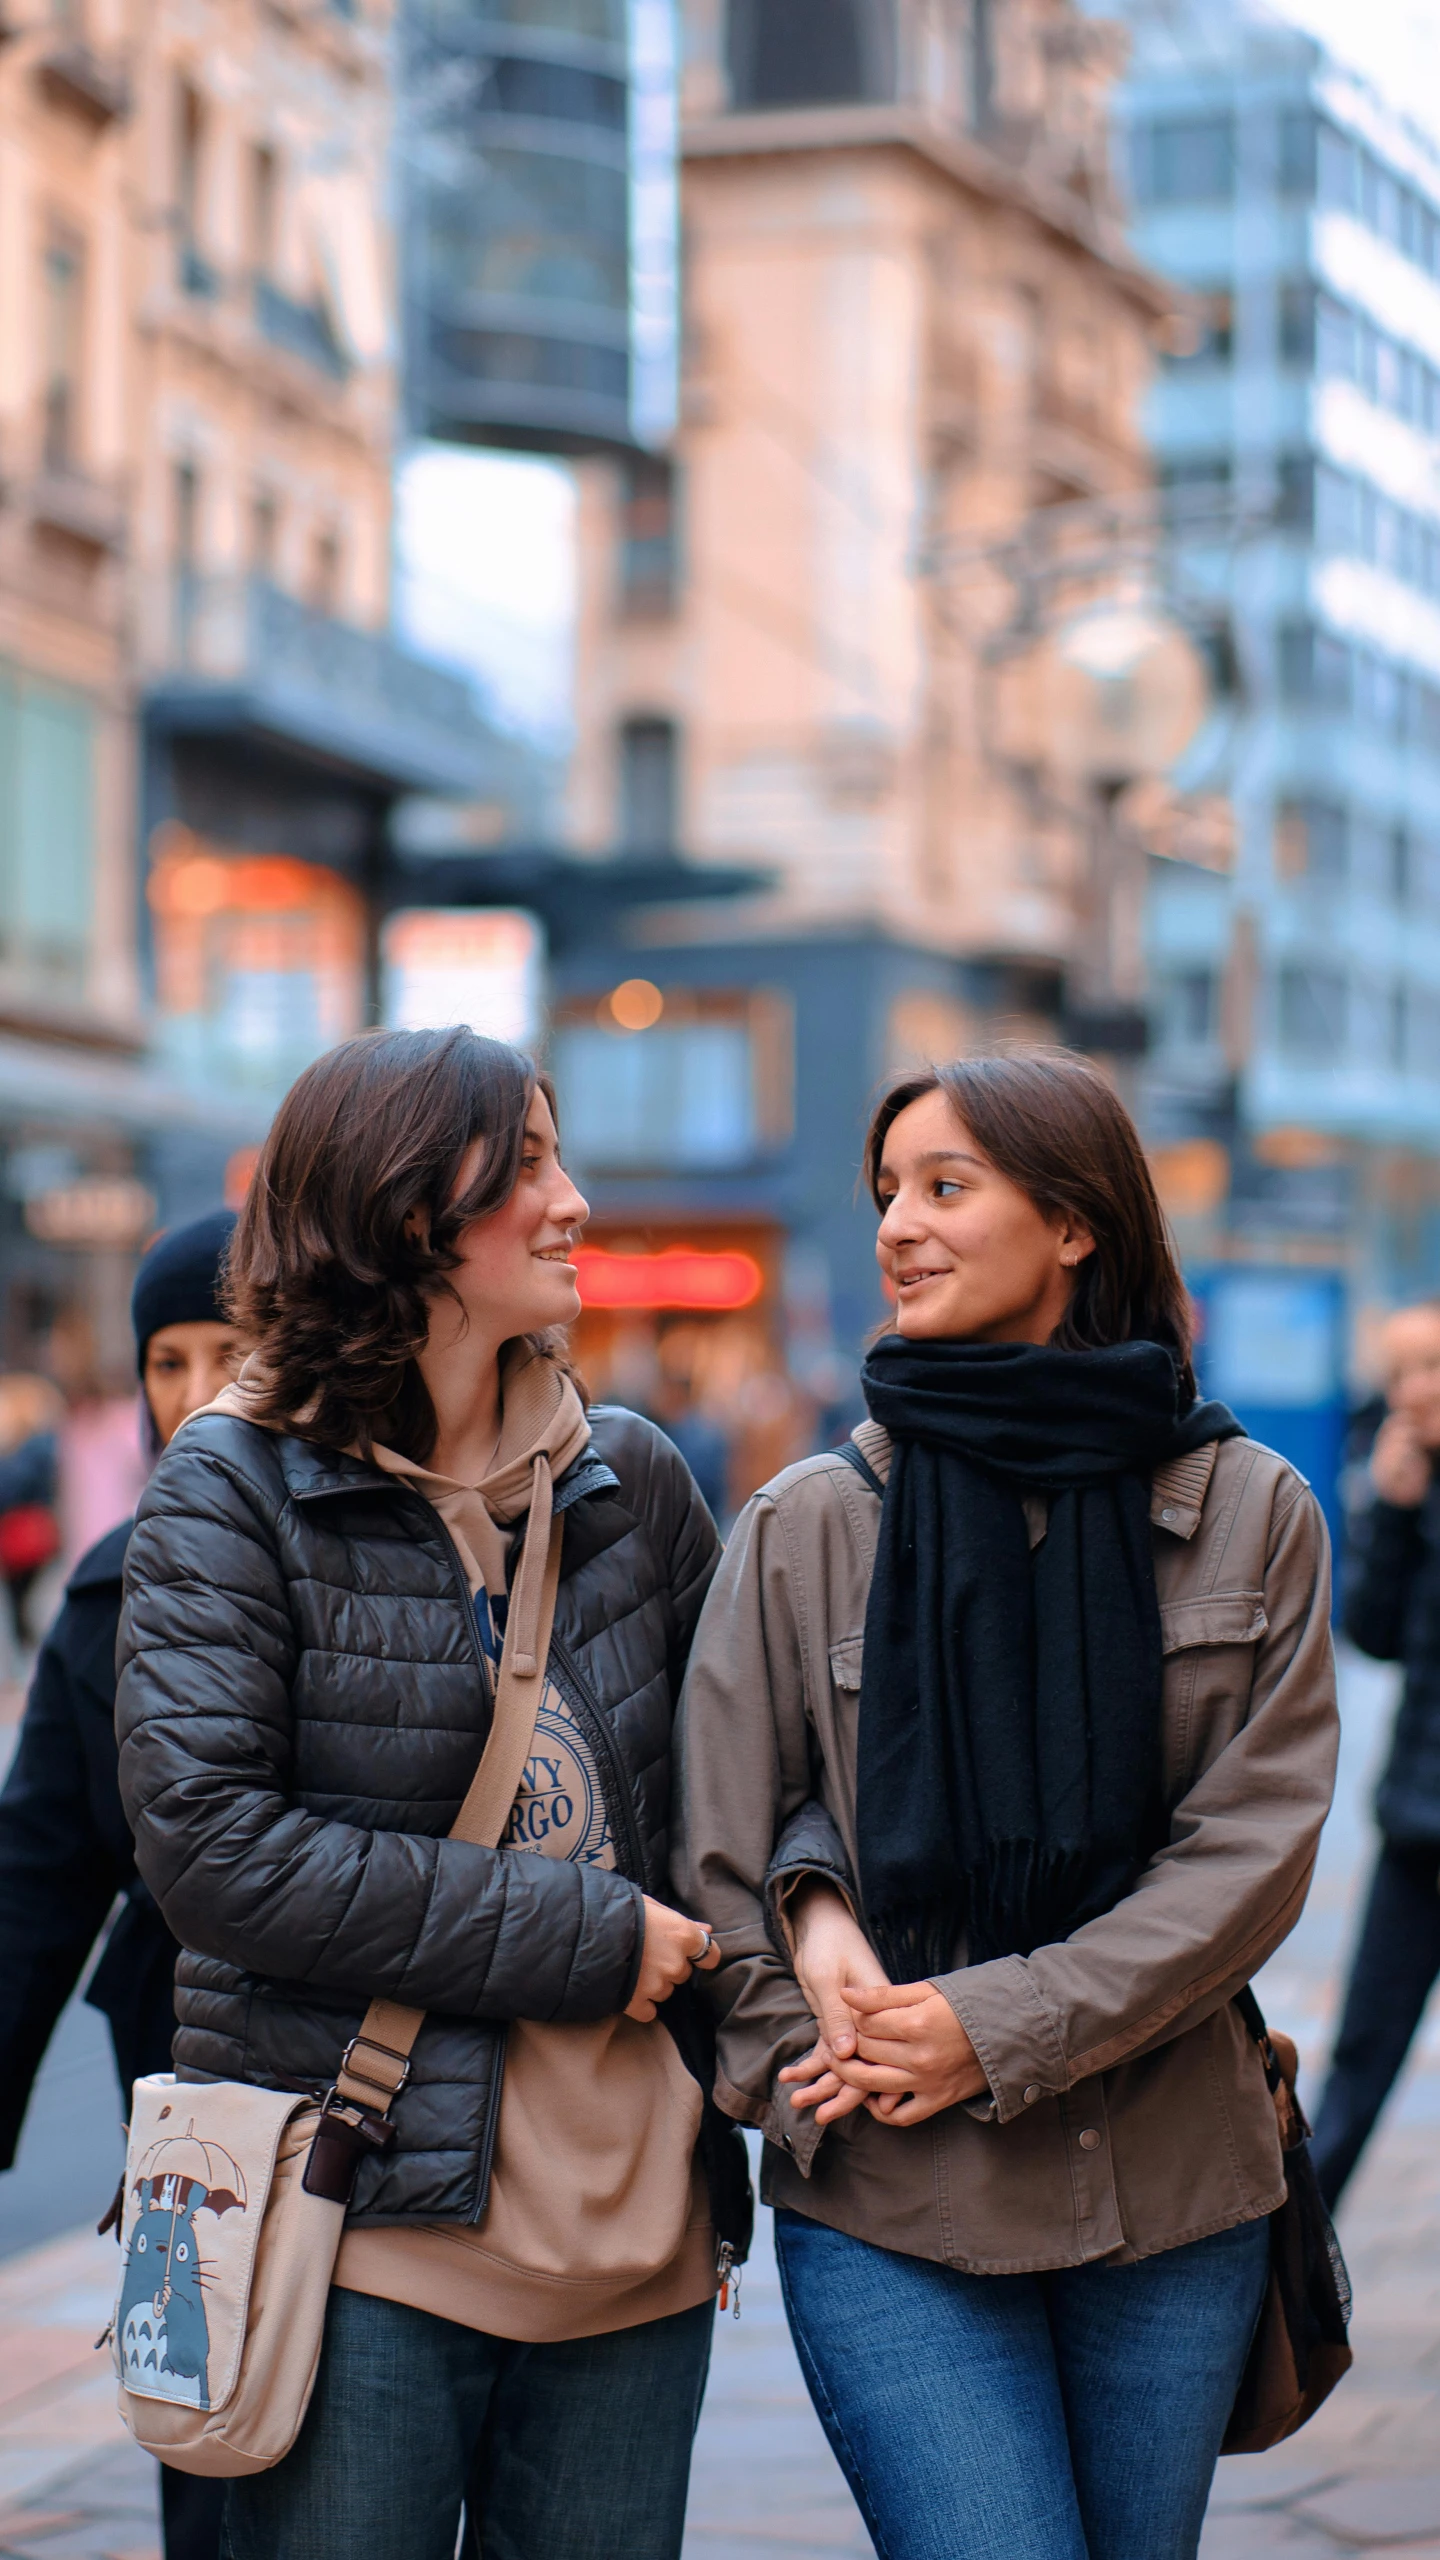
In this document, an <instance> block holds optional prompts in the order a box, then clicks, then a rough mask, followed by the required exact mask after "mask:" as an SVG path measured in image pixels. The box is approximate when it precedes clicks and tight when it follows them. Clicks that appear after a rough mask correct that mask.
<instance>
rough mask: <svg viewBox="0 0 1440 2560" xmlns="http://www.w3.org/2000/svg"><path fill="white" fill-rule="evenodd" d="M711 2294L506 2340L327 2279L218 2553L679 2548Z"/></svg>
mask: <svg viewBox="0 0 1440 2560" xmlns="http://www.w3.org/2000/svg"><path fill="white" fill-rule="evenodd" d="M713 2320H714V2306H713V2304H712V2303H709V2302H705V2303H702V2304H701V2305H700V2306H699V2308H698V2309H697V2310H695V2311H677V2312H675V2313H673V2314H672V2315H671V2317H670V2318H669V2319H667V2320H649V2321H646V2322H644V2323H643V2324H642V2325H641V2326H640V2327H639V2328H635V2329H616V2330H612V2331H610V2332H609V2333H608V2334H607V2335H605V2336H604V2337H599V2338H577V2339H574V2340H570V2341H566V2342H565V2343H564V2344H561V2345H557V2346H541V2347H528V2346H517V2345H515V2344H513V2343H512V2342H511V2341H510V2340H509V2339H507V2338H490V2337H486V2336H484V2335H482V2333H481V2332H480V2331H479V2330H476V2329H462V2328H460V2327H459V2326H458V2324H457V2323H456V2322H455V2321H453V2320H438V2319H436V2318H435V2317H434V2315H433V2314H432V2313H431V2312H428V2311H412V2310H411V2309H410V2308H409V2307H408V2306H407V2305H405V2304H403V2303H398V2302H380V2301H376V2300H373V2299H372V2298H371V2297H370V2296H369V2295H367V2294H363V2293H345V2292H342V2291H341V2290H340V2289H339V2288H338V2287H337V2288H336V2289H335V2290H334V2291H333V2292H332V2293H331V2296H330V2308H329V2311H328V2314H327V2316H326V2322H325V2344H324V2348H323V2350H322V2353H321V2358H320V2372H319V2376H318V2378H317V2380H316V2384H315V2397H314V2399H313V2400H312V2401H311V2403H310V2407H309V2410H308V2412H307V2414H306V2419H305V2424H304V2426H303V2427H302V2428H301V2430H300V2434H299V2437H298V2439H297V2441H296V2444H295V2447H294V2450H293V2451H292V2452H290V2453H288V2454H287V2455H286V2457H285V2459H284V2461H283V2462H279V2463H277V2464H276V2466H275V2468H274V2470H273V2471H264V2472H261V2473H259V2474H258V2475H257V2477H255V2478H254V2479H249V2480H235V2481H232V2482H231V2483H230V2488H229V2495H228V2497H227V2499H226V2503H225V2542H224V2550H225V2553H226V2560H454V2554H455V2540H456V2535H457V2533H458V2531H459V2527H460V2509H461V2502H462V2500H463V2502H464V2504H465V2507H466V2510H467V2513H468V2514H469V2515H470V2517H471V2518H472V2519H473V2520H474V2522H475V2523H476V2524H478V2527H479V2542H480V2548H481V2549H482V2550H483V2552H484V2554H485V2560H678V2554H679V2550H680V2539H681V2535H682V2533H683V2531H684V2525H685V2492H686V2489H687V2487H688V2485H689V2479H690V2450H691V2444H692V2441H693V2438H694V2434H695V2426H696V2421H697V2419H698V2418H699V2415H700V2402H701V2398H702V2396H703V2394H704V2390H705V2375H706V2371H707V2369H708V2367H709V2362H710V2333H711V2328H712V2325H713Z"/></svg>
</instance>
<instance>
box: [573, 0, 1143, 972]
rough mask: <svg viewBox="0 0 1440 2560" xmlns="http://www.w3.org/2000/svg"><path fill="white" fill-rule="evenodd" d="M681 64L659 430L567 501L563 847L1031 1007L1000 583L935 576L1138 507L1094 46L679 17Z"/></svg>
mask: <svg viewBox="0 0 1440 2560" xmlns="http://www.w3.org/2000/svg"><path fill="white" fill-rule="evenodd" d="M812 22H813V24H812ZM847 26H848V28H849V35H850V40H849V44H848V48H847V43H846V41H845V35H846V29H847ZM686 35H687V62H686V69H685V75H684V90H683V107H684V125H683V151H684V163H683V230H684V242H685V260H684V281H685V367H684V379H683V394H682V424H681V428H680V432H679V435H678V437H677V439H676V444H675V448H674V452H673V455H672V456H670V457H668V458H667V459H666V461H665V462H663V463H661V462H656V463H654V464H650V465H646V464H643V463H642V464H630V465H628V466H627V465H606V464H603V463H601V464H594V465H591V466H589V467H588V468H587V470H586V471H585V473H584V497H583V513H582V541H581V553H582V564H583V567H582V605H581V639H580V752H579V756H578V759H577V765H576V775H575V787H574V817H575V825H576V829H577V833H578V835H579V837H580V839H581V840H582V841H583V842H585V843H586V844H588V845H590V846H592V847H594V848H595V849H597V850H600V849H603V848H606V847H609V846H612V845H614V844H616V843H617V842H625V841H627V840H628V841H631V842H633V841H635V840H636V839H637V837H641V838H643V837H645V836H646V835H649V836H652V837H653V836H654V835H655V834H656V833H657V832H665V831H667V830H670V829H673V831H674V834H675V836H676V838H677V839H678V840H679V841H681V842H683V844H684V846H685V848H686V850H687V851H688V852H690V853H692V854H693V855H695V856H696V857H697V858H699V859H700V860H702V861H703V860H705V859H706V858H715V859H719V858H726V859H733V858H735V857H737V856H743V857H744V858H745V859H748V860H751V861H755V860H761V861H766V862H769V863H770V864H772V865H773V866H774V867H775V869H776V871H777V875H778V883H779V885H778V890H777V895H776V898H775V900H774V901H773V902H772V904H771V906H770V908H769V909H768V910H767V911H766V918H765V921H766V922H767V923H768V922H771V921H773V922H779V921H781V920H782V919H783V921H784V923H785V924H786V926H787V927H790V926H794V925H796V924H801V923H803V924H806V925H810V924H814V925H823V926H824V927H826V928H827V929H828V928H833V927H834V926H835V925H836V924H838V923H840V922H841V921H846V922H852V923H858V922H861V921H863V922H864V923H865V924H866V925H867V926H870V925H873V926H876V927H878V928H879V929H880V930H882V931H883V932H885V933H887V934H891V935H896V936H900V937H908V936H915V937H918V938H919V939H920V940H921V941H922V942H923V943H924V944H925V945H926V946H927V947H928V948H932V949H933V948H938V949H941V950H944V951H946V952H947V953H950V954H952V955H955V956H956V957H959V956H962V955H963V956H964V957H965V958H966V959H967V960H971V961H976V962H980V963H984V964H987V965H988V964H994V965H995V966H997V967H998V968H999V969H1001V971H1002V972H1003V971H1006V970H1009V969H1010V968H1011V966H1012V964H1015V965H1018V966H1019V967H1020V969H1021V970H1022V973H1023V972H1024V971H1025V970H1027V969H1030V968H1032V967H1033V969H1034V970H1035V971H1036V972H1037V973H1038V975H1039V978H1040V979H1041V980H1042V981H1043V982H1044V985H1045V987H1046V988H1047V989H1048V994H1047V996H1046V997H1045V998H1044V999H1043V1000H1044V1001H1049V1002H1053V999H1054V995H1055V992H1056V987H1057V981H1058V973H1059V972H1060V971H1061V970H1062V969H1063V967H1064V965H1065V962H1066V960H1067V957H1068V954H1069V951H1070V947H1071V943H1072V939H1073V928H1074V899H1075V892H1076V879H1075V865H1076V861H1077V832H1076V829H1075V828H1074V826H1073V825H1071V824H1067V823H1065V822H1063V821H1062V820H1060V819H1057V816H1056V814H1055V813H1054V811H1053V810H1052V809H1051V808H1050V807H1049V805H1048V803H1047V795H1046V793H1045V791H1044V790H1043V789H1042V788H1041V787H1039V783H1038V779H1037V777H1036V776H1035V775H1034V773H1033V772H1029V771H1026V770H1023V769H1019V770H1017V765H1016V760H1015V759H1014V758H1013V757H1009V758H1007V757H1003V756H1001V755H1000V754H999V753H997V741H996V737H995V734H994V724H995V708H994V701H993V693H994V686H993V682H992V678H991V670H990V668H989V667H988V665H987V663H986V660H985V656H984V648H983V643H984V641H985V640H986V639H987V637H993V635H994V632H995V630H996V627H997V621H1000V620H1003V616H1004V613H1005V610H1006V602H1007V599H1006V596H1005V593H1004V580H1003V578H1002V577H1000V576H999V575H998V574H996V572H995V570H994V569H993V568H991V567H988V566H987V565H985V564H984V563H983V561H982V562H981V563H980V564H979V565H978V566H977V568H976V570H975V572H974V574H973V575H970V576H968V577H961V578H958V579H957V577H956V576H955V575H954V574H953V573H952V572H951V571H950V570H948V569H946V568H944V567H943V566H942V565H941V564H943V563H945V562H946V561H949V560H952V559H953V558H954V557H955V555H956V552H957V549H958V550H960V551H969V550H972V549H974V550H978V551H980V552H981V553H983V552H984V551H986V550H987V549H989V548H991V547H993V546H996V545H1000V544H1002V543H1004V542H1005V540H1006V539H1007V537H1010V536H1012V535H1013V534H1015V533H1016V532H1017V531H1018V530H1019V528H1021V527H1022V526H1023V525H1024V524H1025V523H1026V522H1027V521H1028V520H1029V519H1031V518H1032V517H1033V515H1034V512H1035V511H1036V510H1037V509H1042V508H1047V507H1051V506H1054V505H1057V504H1059V505H1063V504H1065V503H1067V502H1075V501H1084V500H1087V499H1091V498H1094V497H1096V496H1103V495H1109V494H1113V493H1116V492H1123V491H1127V490H1135V489H1137V488H1139V487H1141V486H1143V484H1144V483H1145V481H1146V480H1147V478H1148V464H1147V461H1146V458H1145V454H1144V451H1143V447H1142V444H1141V438H1140V415H1139V413H1140V402H1141V395H1142V391H1143V388H1144V384H1145V380H1146V375H1147V369H1148V364H1149V348H1150V340H1151V337H1152V333H1153V329H1154V324H1155V320H1156V315H1157V312H1158V311H1159V310H1160V309H1162V308H1163V297H1161V296H1160V295H1158V294H1157V291H1156V289H1155V288H1154V286H1153V285H1152V283H1151V281H1150V279H1149V278H1148V276H1146V275H1145V274H1144V273H1142V271H1141V270H1140V269H1139V268H1138V267H1137V265H1136V264H1135V262H1134V261H1133V259H1132V257H1131V255H1130V253H1129V252H1128V250H1127V248H1126V246H1125V243H1124V238H1123V233H1122V230H1121V227H1120V224H1119V221H1118V219H1117V214H1116V209H1115V204H1114V201H1113V198H1112V194H1111V189H1110V181H1109V175H1108V167H1107V161H1106V142H1105V125H1104V98H1105V88H1106V82H1107V77H1108V71H1109V66H1110V58H1111V56H1110V38H1109V35H1108V32H1107V31H1106V30H1105V29H1104V28H1099V27H1096V26H1095V25H1093V24H1091V23H1088V22H1086V21H1085V20H1083V19H1081V18H1079V17H1078V15H1077V14H1076V13H1075V12H1074V11H1073V10H1072V9H1071V8H1070V7H1068V5H1065V4H1064V0H1037V5H1020V0H1016V5H1013V6H1010V7H1006V8H1004V9H996V10H992V11H989V12H987V11H985V10H984V8H983V6H981V5H980V0H975V5H974V6H972V5H969V0H952V5H948V6H946V5H929V6H920V5H915V6H906V5H900V6H897V7H896V8H894V9H893V10H888V11H887V10H882V9H878V8H877V9H869V10H867V9H865V8H850V7H848V6H846V5H841V6H837V7H834V8H827V9H824V10H819V11H817V10H815V9H814V8H807V6H806V5H805V0H778V5H777V6H776V7H775V8H774V9H773V10H771V9H766V10H764V11H760V12H756V11H754V10H750V11H746V10H745V9H743V8H741V7H737V6H732V7H731V8H730V9H729V10H728V12H727V11H724V10H722V9H720V8H719V7H718V6H716V5H714V0H690V5H689V7H688V9H687V11H686ZM807 90H808V92H809V94H807ZM837 91H838V92H840V93H841V94H839V95H837V94H835V93H836V92H837ZM756 921H757V924H758V923H759V922H760V921H761V919H760V918H759V917H758V916H757V919H756Z"/></svg>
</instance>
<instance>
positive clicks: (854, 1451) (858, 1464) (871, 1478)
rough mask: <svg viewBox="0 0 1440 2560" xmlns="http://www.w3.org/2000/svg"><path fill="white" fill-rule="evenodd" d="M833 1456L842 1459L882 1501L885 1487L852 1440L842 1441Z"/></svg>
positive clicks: (862, 1452)
mask: <svg viewBox="0 0 1440 2560" xmlns="http://www.w3.org/2000/svg"><path fill="white" fill-rule="evenodd" d="M835 1455H836V1457H837V1458H843V1459H844V1461H845V1464H846V1466H847V1467H853V1468H854V1470H855V1473H856V1474H857V1476H860V1477H861V1478H862V1479H863V1481H864V1482H865V1483H866V1484H868V1486H869V1487H870V1490H871V1492H872V1493H878V1494H879V1496H880V1499H881V1501H882V1502H883V1501H884V1499H885V1487H884V1486H883V1484H882V1483H881V1481H880V1479H879V1477H878V1476H877V1474H876V1473H875V1470H874V1468H873V1467H872V1466H871V1464H870V1461H869V1459H868V1458H867V1457H866V1455H865V1452H864V1450H863V1449H858V1448H857V1447H856V1445H855V1443H854V1441H853V1440H842V1442H841V1444H840V1446H839V1448H838V1449H837V1450H836V1452H835Z"/></svg>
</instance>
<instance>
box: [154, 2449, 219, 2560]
mask: <svg viewBox="0 0 1440 2560" xmlns="http://www.w3.org/2000/svg"><path fill="white" fill-rule="evenodd" d="M224 2502H225V2483H224V2481H223V2480H198V2479H196V2478H195V2477H194V2475H193V2474H192V2473H191V2472H188V2471H170V2470H168V2469H167V2468H166V2466H165V2464H164V2463H163V2462H162V2464H161V2465H160V2522H161V2525H162V2527H163V2540H164V2545H165V2560H220V2510H221V2508H222V2506H223V2505H224Z"/></svg>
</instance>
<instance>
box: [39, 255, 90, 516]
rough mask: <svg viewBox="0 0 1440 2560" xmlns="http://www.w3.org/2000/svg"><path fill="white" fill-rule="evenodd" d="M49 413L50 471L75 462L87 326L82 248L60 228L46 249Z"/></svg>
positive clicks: (45, 431)
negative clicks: (60, 231)
mask: <svg viewBox="0 0 1440 2560" xmlns="http://www.w3.org/2000/svg"><path fill="white" fill-rule="evenodd" d="M44 286H45V320H44V329H45V349H44V353H45V417H44V429H43V434H44V447H45V464H46V468H47V470H51V471H63V470H64V469H65V468H66V467H67V466H68V465H72V464H73V463H74V462H75V460H76V456H77V451H78V447H79V442H80V367H81V358H82V351H83V338H84V326H85V265H84V252H83V251H82V249H81V246H80V243H79V242H78V240H75V239H73V238H72V237H71V236H70V235H68V234H65V233H58V232H57V233H56V234H55V235H54V237H53V238H52V239H51V240H50V242H49V243H48V245H47V247H46V251H45V272H44Z"/></svg>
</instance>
